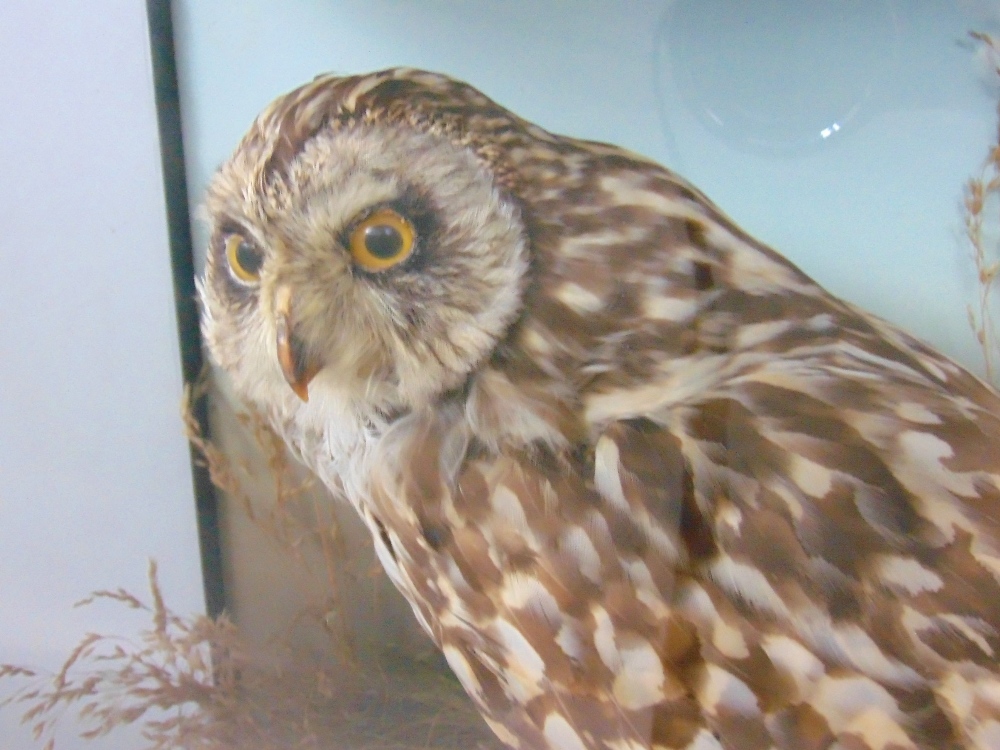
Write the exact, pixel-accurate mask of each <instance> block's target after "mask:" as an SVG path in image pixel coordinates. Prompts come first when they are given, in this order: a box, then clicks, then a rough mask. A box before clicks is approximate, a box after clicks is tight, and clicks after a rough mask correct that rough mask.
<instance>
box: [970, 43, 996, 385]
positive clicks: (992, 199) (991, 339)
mask: <svg viewBox="0 0 1000 750" xmlns="http://www.w3.org/2000/svg"><path fill="white" fill-rule="evenodd" d="M970 35H971V36H972V38H973V39H974V40H976V41H977V42H978V43H980V44H982V45H985V46H986V47H987V48H988V49H987V51H988V52H989V55H988V58H989V59H991V60H994V61H995V60H998V59H1000V43H998V42H997V40H996V39H994V38H993V37H992V36H991V35H989V34H983V33H980V32H976V31H974V32H971V34H970ZM994 69H995V71H996V73H997V76H998V78H1000V66H997V65H996V64H995V63H994ZM997 117H998V126H997V133H996V135H995V136H994V139H993V143H991V144H990V146H989V150H988V153H987V156H986V158H985V159H984V160H983V166H982V169H981V170H980V172H979V174H978V175H976V176H974V177H972V178H970V179H969V181H968V182H967V183H966V185H965V198H964V224H965V235H966V237H967V238H968V240H969V243H970V245H971V246H972V259H973V262H974V263H975V265H976V281H977V288H978V295H977V296H978V299H977V301H976V304H975V305H969V306H968V316H969V325H970V326H972V330H973V332H974V333H975V335H976V340H977V341H978V342H979V347H980V349H981V350H982V353H983V361H984V364H985V367H986V377H987V379H989V380H990V381H991V382H996V375H997V373H996V362H995V359H996V355H997V352H998V351H1000V338H998V335H997V326H996V321H995V319H994V316H993V311H992V305H993V302H992V295H993V290H994V288H995V286H996V281H997V274H998V273H1000V251H998V247H997V237H996V236H995V233H991V231H990V230H991V229H993V230H994V232H995V228H996V220H997V219H998V218H1000V202H998V201H1000V104H998V108H997Z"/></svg>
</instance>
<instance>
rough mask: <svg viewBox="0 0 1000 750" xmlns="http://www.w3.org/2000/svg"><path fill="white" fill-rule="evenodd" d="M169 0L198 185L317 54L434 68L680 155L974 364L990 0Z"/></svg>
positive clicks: (323, 66)
mask: <svg viewBox="0 0 1000 750" xmlns="http://www.w3.org/2000/svg"><path fill="white" fill-rule="evenodd" d="M174 8H175V12H176V24H177V29H178V53H179V62H180V69H181V77H182V91H183V108H184V117H185V139H186V146H187V149H188V158H189V176H190V182H191V194H192V196H193V200H194V201H196V202H197V201H198V200H199V197H200V195H201V193H202V191H203V188H204V185H205V183H206V182H207V180H208V179H209V177H210V175H211V173H212V171H213V170H214V168H215V167H216V166H217V165H218V164H219V163H220V162H221V161H222V160H223V159H224V158H225V157H226V155H227V154H228V153H229V152H230V151H231V150H232V148H233V147H234V146H235V144H236V142H237V140H238V139H239V137H240V135H241V134H242V132H243V131H244V130H245V128H246V127H247V125H248V124H249V123H250V121H251V120H252V119H253V117H254V116H255V114H256V113H257V112H258V111H259V110H260V109H261V108H262V107H263V106H264V105H266V104H267V102H268V101H270V100H271V99H272V98H273V97H275V96H276V95H278V94H280V93H282V92H284V91H286V90H288V89H290V88H292V87H294V86H296V85H298V84H300V83H302V82H304V81H307V80H309V79H310V78H312V77H313V76H314V75H316V74H317V73H319V72H323V71H338V72H344V73H353V72H359V71H367V70H372V69H377V68H383V67H388V66H392V65H410V66H416V67H425V68H430V69H434V70H439V71H443V72H446V73H450V74H452V75H454V76H457V77H460V78H463V79H465V80H467V81H469V82H471V83H473V84H474V85H476V86H477V87H478V88H480V89H482V90H483V91H484V92H486V93H487V94H488V95H489V96H491V97H493V98H494V99H496V100H498V101H499V102H500V103H502V104H504V105H506V106H507V107H509V108H511V109H512V110H514V111H515V112H517V113H518V114H520V115H522V116H524V117H527V118H528V119H531V120H534V121H535V122H538V123H539V124H541V125H542V126H544V127H546V128H548V129H550V130H553V131H555V132H559V133H566V134H572V135H576V136H583V137H587V138H594V139H599V140H605V141H611V142H614V143H617V144H620V145H623V146H626V147H628V148H631V149H633V150H636V151H639V152H642V153H644V154H647V155H649V156H651V157H653V158H655V159H657V160H659V161H661V162H663V163H664V164H666V165H667V166H670V167H673V168H675V169H677V170H679V171H681V172H682V173H683V174H684V175H685V176H687V177H688V178H689V179H691V180H693V181H694V182H695V183H696V184H698V185H699V186H700V187H701V188H702V189H703V190H705V191H706V192H707V193H708V194H709V195H710V196H711V197H712V198H713V199H714V200H715V201H716V202H717V203H719V204H720V205H721V206H722V207H723V209H724V210H726V211H727V212H728V213H730V214H731V215H732V216H733V218H735V219H736V220H737V221H738V222H739V223H740V224H741V225H743V226H744V227H745V228H746V229H747V230H748V231H750V232H751V233H753V234H755V235H756V236H758V237H759V238H761V239H763V240H765V241H767V242H768V243H770V244H772V245H774V246H775V247H776V248H777V249H778V250H780V251H781V252H783V253H784V254H785V255H787V256H789V257H790V258H792V259H793V260H794V261H795V262H796V263H798V264H799V265H800V266H802V267H803V269H805V270H806V271H807V272H809V273H810V274H812V275H813V276H814V277H816V278H817V279H818V280H819V281H821V282H822V283H823V284H825V285H826V286H827V287H829V288H830V289H831V290H832V291H834V292H835V293H836V294H838V295H841V296H844V297H847V298H849V299H851V300H853V301H856V302H858V303H860V304H861V305H863V306H865V307H867V308H869V309H872V310H873V311H876V312H878V313H880V314H882V315H884V316H886V317H889V318H891V319H893V320H895V321H897V322H899V323H901V324H903V325H904V326H905V327H906V328H908V329H909V330H911V331H912V332H914V333H916V334H918V335H920V336H921V337H924V338H926V339H928V340H930V341H932V342H933V343H935V344H936V345H937V346H939V347H940V348H942V349H943V350H944V351H946V352H947V353H949V354H951V355H953V356H957V357H958V358H960V359H961V360H962V361H964V362H966V363H967V364H970V365H972V366H973V367H974V368H976V369H978V368H979V363H980V356H979V352H978V349H977V348H976V345H975V342H974V340H973V338H972V334H971V332H970V329H969V326H968V322H967V319H966V303H967V301H968V300H969V299H971V295H972V293H973V291H974V272H973V269H972V266H971V263H970V260H969V252H968V249H967V248H966V247H965V245H964V244H963V242H962V234H961V214H960V206H961V197H962V186H963V184H964V183H965V181H966V179H967V178H968V177H969V176H970V175H971V174H972V173H973V172H974V171H975V170H976V169H977V168H978V166H979V164H980V162H981V160H982V158H983V157H984V155H985V153H986V148H987V145H988V143H989V139H990V138H991V136H992V134H993V132H994V130H995V127H996V123H995V120H996V113H995V103H996V99H997V94H998V91H997V89H996V87H995V86H993V85H992V82H991V78H990V76H989V75H987V73H988V70H987V69H986V66H984V65H983V62H982V60H981V59H979V58H978V57H977V55H976V53H975V48H974V45H972V44H970V42H969V40H968V37H967V32H968V31H969V30H970V29H978V30H986V31H990V30H993V31H996V30H998V26H997V20H998V18H1000V10H998V7H997V3H996V2H995V0H990V1H986V0H826V1H825V2H824V1H821V0H758V1H755V2H742V1H741V0H673V1H672V0H632V1H629V2H621V1H618V2H610V1H608V2H596V1H591V2H538V1H537V0H535V1H532V0H507V1H505V2H489V3H487V2H443V1H440V0H438V1H429V0H423V1H422V2H400V1H398V0H395V1H394V0H353V1H342V2H333V1H332V0H293V1H291V2H288V1H283V2H277V0H250V1H249V2H248V1H246V0H240V1H239V2H236V1H235V0H225V1H224V0H216V1H215V2H209V3H206V2H196V1H195V0H175V2H174ZM713 118H715V119H713ZM720 119H721V121H722V122H721V124H720V122H719V121H718V120H720ZM834 123H837V124H838V125H839V126H840V129H839V130H838V131H836V132H832V134H831V136H830V137H829V138H826V139H823V138H822V137H821V136H820V131H821V130H823V129H824V128H827V127H831V126H832V125H833V124H834ZM196 236H197V237H199V238H203V236H204V235H203V233H201V232H200V231H199V232H198V233H197V234H196Z"/></svg>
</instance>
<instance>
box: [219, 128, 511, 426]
mask: <svg viewBox="0 0 1000 750" xmlns="http://www.w3.org/2000/svg"><path fill="white" fill-rule="evenodd" d="M273 114H274V113H273V112H272V111H270V110H269V111H266V112H265V113H264V114H262V115H261V117H260V118H259V119H258V121H257V123H256V124H255V126H254V129H253V130H251V133H250V134H249V135H248V136H247V138H246V139H244V142H243V144H241V146H240V148H239V149H238V150H237V152H236V153H235V154H234V156H233V157H232V158H231V159H230V160H229V161H228V162H227V163H226V164H225V165H223V167H222V168H221V169H220V170H219V172H218V174H217V175H216V177H215V178H214V180H213V182H212V184H211V186H210V187H209V190H208V196H207V201H206V208H207V212H208V215H209V217H210V221H211V242H210V247H209V250H208V256H207V262H206V263H207V265H206V273H205V279H204V282H203V283H202V286H201V294H202V300H203V306H204V311H205V315H204V323H203V329H204V330H203V332H204V335H205V339H206V342H207V344H208V346H209V348H210V349H211V350H212V352H213V355H214V356H215V358H216V360H217V362H218V363H219V364H220V365H221V366H222V367H223V368H224V369H225V370H226V371H228V372H229V373H230V375H231V376H232V378H233V382H234V386H235V388H236V390H237V392H238V393H239V394H240V395H241V396H243V397H245V398H249V399H250V400H251V401H253V402H256V403H257V404H258V405H261V406H264V407H281V408H283V409H287V408H291V407H293V406H294V407H295V408H308V407H305V406H304V405H303V402H305V401H311V402H313V405H315V404H316V403H317V402H318V403H319V404H320V407H319V408H321V407H322V403H323V402H324V401H327V400H330V399H336V400H337V401H338V403H341V404H342V403H344V402H345V401H346V402H353V403H357V404H362V403H363V404H365V405H366V408H374V409H380V410H384V411H385V410H390V411H391V410H394V409H401V408H403V409H405V408H413V407H417V406H420V405H422V404H425V403H428V402H430V401H432V400H433V399H434V398H435V397H437V396H438V395H440V394H441V393H443V392H445V391H447V390H449V389H453V388H455V387H457V386H459V385H461V384H462V382H463V381H464V379H465V378H466V377H467V375H468V373H469V372H470V371H471V370H472V369H473V368H474V367H475V366H476V365H477V364H478V363H479V362H480V361H482V359H483V358H484V357H486V356H487V355H488V353H489V352H490V351H491V349H492V348H493V347H494V346H495V344H496V342H497V340H498V338H499V337H500V336H501V335H502V334H503V332H504V330H505V329H506V328H507V327H508V326H509V325H510V323H511V321H512V320H513V319H514V318H515V317H516V316H517V314H518V312H519V307H520V301H521V296H522V288H523V285H524V278H525V274H526V270H527V260H526V251H525V240H524V230H523V227H522V225H521V221H520V216H519V211H518V209H517V206H516V205H515V203H514V202H513V201H512V200H511V199H510V198H509V197H508V196H506V195H505V194H504V193H503V191H502V190H500V189H499V188H498V186H497V185H496V184H495V180H494V178H493V176H492V174H491V172H490V170H489V168H488V166H487V165H485V164H484V163H483V161H482V160H481V159H479V158H477V156H476V155H475V154H474V153H473V152H472V151H471V150H469V149H466V148H462V147H461V146H459V145H456V144H454V143H453V142H452V140H450V139H449V138H446V137H444V136H442V135H438V134H435V133H433V132H426V131H421V130H418V129H414V128H406V127H399V126H392V127H389V126H386V125H383V124H378V123H374V122H350V123H340V122H328V121H325V120H320V121H319V122H318V123H312V124H310V125H309V126H308V127H299V128H296V127H292V126H290V125H289V124H288V123H287V122H286V123H284V127H278V128H274V127H272V126H273V125H274V117H273Z"/></svg>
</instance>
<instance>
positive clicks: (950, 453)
mask: <svg viewBox="0 0 1000 750" xmlns="http://www.w3.org/2000/svg"><path fill="white" fill-rule="evenodd" d="M207 209H208V214H209V217H210V220H211V243H210V248H209V251H208V260H207V267H206V271H205V277H204V279H203V280H202V282H201V296H202V301H203V307H204V323H203V328H204V336H205V340H206V342H207V345H208V347H209V349H210V351H211V354H212V356H213V358H214V360H215V362H216V363H217V364H218V365H219V366H220V367H221V368H222V369H223V370H224V371H225V372H226V373H228V375H229V377H230V379H231V381H232V384H233V386H234V388H235V390H236V392H237V393H238V394H239V395H240V396H241V397H243V398H245V399H246V400H247V401H249V402H250V403H252V404H253V405H255V406H256V407H257V408H258V409H260V410H261V411H262V412H264V413H265V414H266V415H267V417H268V418H269V419H270V420H271V422H272V423H273V426H274V428H275V429H276V430H277V431H278V432H279V433H280V434H281V435H282V436H283V437H284V439H285V440H286V441H287V443H288V445H289V447H290V448H291V450H292V451H293V452H294V454H295V455H297V456H298V457H299V458H300V459H301V460H302V461H303V462H305V463H306V464H307V465H308V466H309V467H311V468H312V470H313V471H315V472H316V473H317V474H318V475H319V476H320V477H321V478H322V479H323V481H324V482H325V483H326V484H327V485H328V486H329V487H330V489H331V490H332V491H333V492H334V493H335V494H336V495H339V496H341V497H344V498H346V500H347V501H349V502H350V503H351V504H352V505H353V506H354V507H355V508H356V509H357V511H358V513H360V515H361V517H362V518H363V519H364V522H365V523H366V525H367V527H368V529H369V530H370V531H371V535H372V539H373V541H374V544H375V548H376V550H377V553H378V556H379V558H380V560H381V562H382V564H383V565H384V566H385V569H386V572H387V573H388V575H389V576H390V577H391V579H392V580H393V582H394V583H395V585H396V586H397V587H398V588H399V590H400V591H401V592H402V593H403V595H404V596H405V597H406V598H407V600H408V601H409V603H410V604H411V605H412V607H413V611H414V613H415V615H416V617H417V619H418V620H419V621H420V623H421V625H422V626H423V627H424V628H425V629H426V630H427V632H428V633H429V634H430V636H431V638H432V639H433V640H434V642H435V643H436V644H437V645H438V646H439V647H440V648H441V650H442V651H443V652H444V656H445V657H446V658H447V660H448V663H449V664H450V665H451V667H452V669H453V670H454V672H455V674H456V675H457V677H458V679H459V680H460V681H461V683H462V685H463V686H464V687H465V689H466V690H467V691H468V693H469V695H470V696H471V697H472V699H473V700H474V701H475V703H476V705H477V706H478V708H479V709H480V711H481V712H482V714H483V716H484V717H485V719H486V721H487V722H488V723H489V725H490V726H491V727H492V728H493V730H494V731H495V733H496V734H497V736H498V737H499V738H500V739H501V740H503V741H504V742H505V743H507V744H508V745H510V746H511V747H515V748H523V749H524V750H535V749H539V750H542V749H545V750H584V749H587V750H638V749H639V748H671V749H674V750H681V749H686V750H713V749H715V750H717V749H719V748H726V750H768V749H769V748H780V749H781V750H821V749H827V748H828V749H830V750H832V749H834V748H837V749H839V750H915V749H917V748H919V749H920V750H932V749H933V750H957V749H958V748H975V749H977V750H997V749H998V748H1000V666H998V658H1000V398H998V396H997V394H996V393H995V392H994V391H992V390H991V389H990V388H989V387H987V386H986V385H984V384H983V383H982V382H981V381H980V380H978V379H976V378H975V377H973V376H972V375H970V374H969V373H968V372H966V371H965V370H963V369H962V368H961V367H959V366H958V365H956V364H955V363H954V362H951V361H950V360H948V359H947V358H946V357H944V356H942V355H941V354H938V353H937V352H935V351H934V350H932V349H931V348H929V347H928V346H926V345H925V344H922V343H921V342H919V341H917V340H916V339H914V338H911V337H910V336H908V335H907V334H905V333H903V332H902V331H900V330H899V329H897V328H895V327H894V326H892V325H890V324H889V323H886V322H885V321H883V320H880V319H878V318H876V317H874V316H872V315H870V314H868V313H865V312H863V311H861V310H859V309H857V308H855V307H853V306H851V305H849V304H847V303H845V302H842V301H840V300H838V299H836V298H835V297H833V296H831V295H830V294H829V293H827V292H826V291H824V290H823V289H822V288H821V287H819V286H818V285H817V284H816V283H815V282H814V281H812V280H811V279H810V278H809V277H807V276H806V275H805V274H803V273H802V272H801V271H800V270H798V269H797V268H796V267H795V266H794V265H792V264H791V263H790V262H788V261H787V260H785V259H784V258H782V257H781V256H780V255H778V254H777V253H776V252H774V251H773V250H771V249H770V248H768V247H765V246H764V245H762V244H761V243H759V242H757V241H756V240H754V239H753V238H752V237H750V236H748V235H747V234H746V233H745V232H744V231H742V230H741V229H740V228H739V227H737V226H736V225H734V224H733V222H732V221H730V220H729V219H728V218H727V217H726V216H725V214H723V213H722V212H721V211H720V210H719V209H718V208H717V207H716V206H715V205H714V204H713V203H712V202H711V201H709V200H708V198H706V197H705V196H704V195H702V194H701V193H700V192H698V190H696V189H695V188H694V187H692V186H691V185H689V184H688V183H687V182H685V181H684V180H683V179H681V178H680V177H678V176H677V175H675V174H673V173H671V172H670V171H668V170H666V169H664V168H663V167H660V166H658V165H657V164H655V163H652V162H650V161H648V160H646V159H644V158H642V157H639V156H636V155H634V154H631V153H629V152H627V151H624V150H622V149H620V148H616V147H614V146H609V145H605V144H599V143H592V142H587V141H581V140H575V139H572V138H567V137H563V136H558V135H553V134H551V133H548V132H546V131H545V130H543V129H541V128H540V127H537V126H535V125H533V124H531V123H529V122H526V121H524V120H522V119H520V118H519V117H517V116H516V115H514V114H512V113H510V112H508V111H507V110H505V109H503V108H502V107H500V106H498V105H497V104H495V103H494V102H492V101H491V100H490V99H488V98H487V97H485V96H484V95H483V94H481V93H479V92H478V91H476V90H475V89H473V88H471V87H469V86H468V85H465V84H463V83H459V82H456V81H453V80H451V79H449V78H447V77H445V76H441V75H436V74H433V73H427V72H421V71H416V70H406V69H396V70H388V71H383V72H379V73H373V74H370V75H362V76H354V77H332V76H326V77H320V78H317V79H316V80H314V81H313V82H312V83H309V84H307V85H305V86H303V87H301V88H299V89H297V90H296V91H293V92H291V93H290V94H288V95H286V96H283V97H282V98H280V99H278V100H277V101H276V102H274V103H273V104H271V105H270V106H269V107H268V108H267V109H266V110H265V111H264V112H263V113H262V114H261V115H260V116H259V118H258V119H257V121H256V122H255V123H254V124H253V126H252V127H251V129H250V131H249V132H248V133H247V135H246V136H245V137H244V139H243V141H242V142H241V143H240V145H239V147H238V148H237V149H236V152H235V154H234V155H233V156H232V158H230V159H229V161H228V162H226V163H225V164H224V165H223V166H222V167H221V169H220V170H219V172H218V174H217V175H216V176H215V178H214V180H213V182H212V184H211V187H210V188H209V190H208V195H207Z"/></svg>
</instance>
